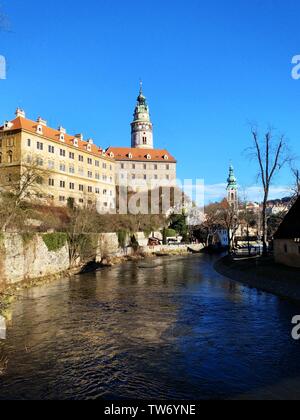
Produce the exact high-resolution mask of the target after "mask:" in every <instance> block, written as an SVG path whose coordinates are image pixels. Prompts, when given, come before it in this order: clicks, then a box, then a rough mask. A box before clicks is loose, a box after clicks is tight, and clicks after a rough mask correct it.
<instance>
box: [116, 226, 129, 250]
mask: <svg viewBox="0 0 300 420" xmlns="http://www.w3.org/2000/svg"><path fill="white" fill-rule="evenodd" d="M127 235H128V234H127V231H126V230H119V231H118V241H119V247H120V248H122V249H124V248H126V239H127Z"/></svg>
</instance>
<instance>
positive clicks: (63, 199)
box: [59, 195, 66, 203]
mask: <svg viewBox="0 0 300 420" xmlns="http://www.w3.org/2000/svg"><path fill="white" fill-rule="evenodd" d="M59 201H60V202H61V203H63V202H65V201H66V197H64V196H63V195H60V196H59Z"/></svg>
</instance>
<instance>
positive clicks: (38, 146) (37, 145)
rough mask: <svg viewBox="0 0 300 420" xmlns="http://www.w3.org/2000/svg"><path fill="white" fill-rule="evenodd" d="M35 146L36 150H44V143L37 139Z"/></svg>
mask: <svg viewBox="0 0 300 420" xmlns="http://www.w3.org/2000/svg"><path fill="white" fill-rule="evenodd" d="M36 148H37V149H38V150H44V144H43V143H41V142H40V141H38V142H37V143H36Z"/></svg>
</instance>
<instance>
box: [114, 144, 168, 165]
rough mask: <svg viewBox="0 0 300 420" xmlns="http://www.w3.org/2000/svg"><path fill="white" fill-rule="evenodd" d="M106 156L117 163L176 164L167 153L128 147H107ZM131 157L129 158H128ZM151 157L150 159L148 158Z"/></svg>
mask: <svg viewBox="0 0 300 420" xmlns="http://www.w3.org/2000/svg"><path fill="white" fill-rule="evenodd" d="M106 153H107V154H108V156H111V157H113V158H114V159H115V160H117V161H124V160H125V161H126V160H127V161H136V162H139V161H141V162H145V161H147V162H149V161H153V162H170V163H176V159H175V158H174V157H173V156H172V155H171V154H170V153H169V152H168V151H167V150H165V149H164V150H159V149H137V148H136V149H135V148H129V147H109V148H108V149H107V150H106ZM130 156H131V157H130ZM150 156H151V159H149V158H148V157H150Z"/></svg>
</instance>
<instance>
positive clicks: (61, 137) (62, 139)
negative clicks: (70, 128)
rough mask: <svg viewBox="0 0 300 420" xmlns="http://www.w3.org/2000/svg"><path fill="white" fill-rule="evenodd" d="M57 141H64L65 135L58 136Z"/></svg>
mask: <svg viewBox="0 0 300 420" xmlns="http://www.w3.org/2000/svg"><path fill="white" fill-rule="evenodd" d="M59 139H60V141H63V142H64V141H65V135H64V134H60V136H59Z"/></svg>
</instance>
